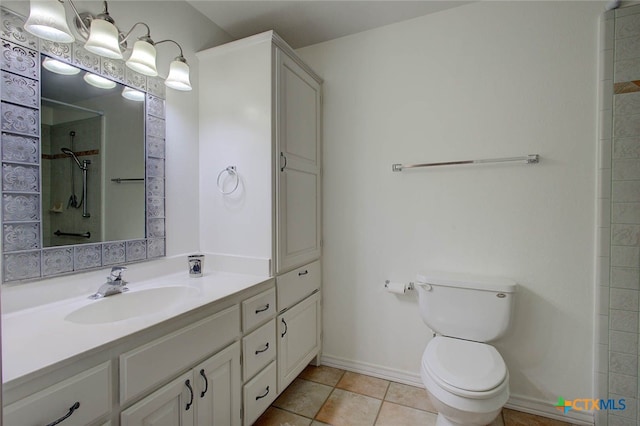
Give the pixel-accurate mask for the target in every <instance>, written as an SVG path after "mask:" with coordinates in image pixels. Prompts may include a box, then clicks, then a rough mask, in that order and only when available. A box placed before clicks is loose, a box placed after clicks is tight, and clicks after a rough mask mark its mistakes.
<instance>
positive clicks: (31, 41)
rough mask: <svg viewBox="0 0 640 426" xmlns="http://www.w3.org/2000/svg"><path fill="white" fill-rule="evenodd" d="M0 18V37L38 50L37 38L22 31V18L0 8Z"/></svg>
mask: <svg viewBox="0 0 640 426" xmlns="http://www.w3.org/2000/svg"><path fill="white" fill-rule="evenodd" d="M0 16H1V17H2V25H0V37H2V38H4V39H6V40H9V41H12V42H14V43H18V44H20V45H23V46H26V47H29V48H31V49H36V50H37V49H38V38H37V37H36V36H34V35H32V34H29V33H28V32H26V31H25V30H24V28H23V26H24V18H23V17H22V16H20V15H16V14H15V13H13V12H11V11H9V10H7V9H4V8H0Z"/></svg>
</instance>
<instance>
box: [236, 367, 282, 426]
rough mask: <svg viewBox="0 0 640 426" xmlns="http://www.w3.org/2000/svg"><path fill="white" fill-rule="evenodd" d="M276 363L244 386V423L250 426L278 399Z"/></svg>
mask: <svg viewBox="0 0 640 426" xmlns="http://www.w3.org/2000/svg"><path fill="white" fill-rule="evenodd" d="M276 381H277V377H276V362H275V361H273V362H271V364H269V366H268V367H267V368H265V369H264V370H262V371H261V372H260V373H259V374H258V375H257V376H256V377H254V378H253V379H251V381H250V382H249V383H247V384H246V385H244V388H243V390H242V397H243V400H244V421H243V424H244V425H245V426H249V425H251V424H253V422H255V421H256V419H257V418H258V417H260V415H261V414H262V413H263V412H264V411H265V410H266V409H267V408H268V407H269V405H271V403H272V402H273V401H274V400H275V399H276V396H277V392H276Z"/></svg>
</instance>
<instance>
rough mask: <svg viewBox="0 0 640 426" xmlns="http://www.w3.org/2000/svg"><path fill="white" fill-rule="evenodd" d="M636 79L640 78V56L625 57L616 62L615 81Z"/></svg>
mask: <svg viewBox="0 0 640 426" xmlns="http://www.w3.org/2000/svg"><path fill="white" fill-rule="evenodd" d="M636 80H640V58H635V59H625V60H623V61H616V62H615V63H614V71H613V82H614V83H621V82H626V81H636Z"/></svg>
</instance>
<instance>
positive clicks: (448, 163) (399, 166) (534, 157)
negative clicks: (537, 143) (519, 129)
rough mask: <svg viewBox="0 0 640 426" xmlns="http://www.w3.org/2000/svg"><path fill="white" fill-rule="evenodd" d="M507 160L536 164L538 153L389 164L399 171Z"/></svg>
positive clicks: (506, 161) (393, 169)
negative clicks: (481, 158)
mask: <svg viewBox="0 0 640 426" xmlns="http://www.w3.org/2000/svg"><path fill="white" fill-rule="evenodd" d="M509 162H524V163H526V164H538V163H539V162H540V156H539V155H538V154H530V155H525V156H522V157H506V158H486V159H483V160H462V161H446V162H440V163H422V164H393V165H392V166H391V170H392V171H394V172H401V171H403V170H404V169H416V168H419V167H434V166H458V165H461V164H488V163H509Z"/></svg>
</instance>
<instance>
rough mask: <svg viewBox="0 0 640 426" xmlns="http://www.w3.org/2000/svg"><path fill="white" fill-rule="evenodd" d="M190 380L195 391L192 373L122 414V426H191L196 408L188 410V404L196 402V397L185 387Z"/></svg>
mask: <svg viewBox="0 0 640 426" xmlns="http://www.w3.org/2000/svg"><path fill="white" fill-rule="evenodd" d="M187 380H189V383H190V385H191V388H192V389H193V383H192V381H193V377H192V374H191V372H189V373H186V374H183V375H182V376H180V377H178V378H177V379H176V380H174V381H172V382H170V383H168V384H167V385H165V386H163V387H161V388H160V389H158V390H157V391H155V392H154V393H152V394H151V395H149V396H147V397H146V398H144V399H143V400H142V401H140V402H138V403H136V404H134V405H132V406H131V407H129V408H127V409H126V410H124V411H123V412H122V413H121V414H120V424H121V426H191V425H193V416H194V414H193V412H194V411H195V409H194V406H193V405H191V406H190V407H189V409H188V410H187V409H186V407H187V404H188V403H189V402H190V401H191V400H192V396H193V400H194V401H195V395H193V394H192V392H191V391H189V389H188V388H187V386H186V385H185V383H186V381H187Z"/></svg>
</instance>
